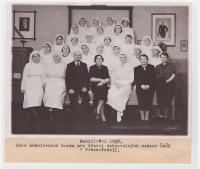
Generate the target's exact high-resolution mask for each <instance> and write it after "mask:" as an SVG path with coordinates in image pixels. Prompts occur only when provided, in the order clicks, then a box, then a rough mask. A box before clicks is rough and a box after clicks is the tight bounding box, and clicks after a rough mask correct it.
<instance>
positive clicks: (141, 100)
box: [136, 90, 154, 110]
mask: <svg viewBox="0 0 200 169" xmlns="http://www.w3.org/2000/svg"><path fill="white" fill-rule="evenodd" d="M136 95H137V98H138V105H139V109H140V110H151V108H152V104H153V96H154V90H147V91H145V90H136Z"/></svg>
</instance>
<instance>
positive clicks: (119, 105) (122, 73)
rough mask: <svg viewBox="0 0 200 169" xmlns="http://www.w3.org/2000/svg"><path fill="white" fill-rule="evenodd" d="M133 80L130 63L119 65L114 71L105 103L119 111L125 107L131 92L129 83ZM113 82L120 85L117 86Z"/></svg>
mask: <svg viewBox="0 0 200 169" xmlns="http://www.w3.org/2000/svg"><path fill="white" fill-rule="evenodd" d="M133 80H134V73H133V69H132V67H131V65H130V64H128V63H126V64H125V65H124V67H121V66H120V67H119V68H118V69H117V70H116V71H115V72H114V73H113V77H112V79H111V81H113V82H112V83H111V86H110V89H109V90H108V101H107V104H108V105H110V106H111V107H112V108H114V109H115V110H117V111H119V112H123V111H124V110H125V109H126V103H127V101H128V98H129V96H130V94H131V83H132V82H133ZM115 83H118V84H120V85H122V87H120V88H117V86H116V85H115Z"/></svg>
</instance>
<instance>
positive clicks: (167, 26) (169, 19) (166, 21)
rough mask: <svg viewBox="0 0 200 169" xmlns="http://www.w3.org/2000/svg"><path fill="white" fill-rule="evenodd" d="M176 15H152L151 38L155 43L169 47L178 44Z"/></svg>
mask: <svg viewBox="0 0 200 169" xmlns="http://www.w3.org/2000/svg"><path fill="white" fill-rule="evenodd" d="M175 35H176V14H168V13H167V14H160V13H153V14H152V15H151V36H152V39H153V41H157V42H163V43H165V44H166V45H168V46H175V44H176V36H175Z"/></svg>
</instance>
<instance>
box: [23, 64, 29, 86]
mask: <svg viewBox="0 0 200 169" xmlns="http://www.w3.org/2000/svg"><path fill="white" fill-rule="evenodd" d="M28 74H29V64H28V63H27V64H26V65H25V67H24V70H23V76H22V82H21V90H25V86H26V82H27V79H28Z"/></svg>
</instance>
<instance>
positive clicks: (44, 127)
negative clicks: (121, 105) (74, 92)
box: [12, 104, 187, 135]
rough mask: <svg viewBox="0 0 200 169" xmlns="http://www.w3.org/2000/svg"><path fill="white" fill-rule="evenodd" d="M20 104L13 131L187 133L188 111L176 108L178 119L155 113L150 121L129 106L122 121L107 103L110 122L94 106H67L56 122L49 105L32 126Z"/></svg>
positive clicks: (41, 132)
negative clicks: (72, 108) (118, 119)
mask: <svg viewBox="0 0 200 169" xmlns="http://www.w3.org/2000/svg"><path fill="white" fill-rule="evenodd" d="M19 107H21V106H17V104H13V105H12V110H13V111H12V133H13V134H43V135H44V134H60V135H67V134H70V135H77V134H80V135H86V134H87V135H97V134H101V135H187V113H186V112H185V111H186V110H185V111H182V110H181V109H180V110H176V116H175V117H176V119H175V120H164V119H160V118H153V117H151V119H150V121H148V122H145V121H141V120H140V115H139V113H138V110H137V107H136V106H127V109H126V111H125V112H124V117H123V120H122V122H121V123H117V122H116V114H115V113H114V112H113V111H112V109H111V108H110V107H109V106H106V118H107V123H102V122H101V121H98V120H96V119H95V114H94V112H93V108H92V107H89V108H88V109H87V110H86V109H84V108H83V107H82V106H77V107H76V108H75V109H74V110H73V111H69V110H68V107H65V108H64V110H63V111H58V112H56V116H55V123H54V125H52V124H51V123H50V115H49V112H48V111H47V109H45V108H42V109H41V111H40V112H39V122H38V125H37V126H32V127H30V124H28V122H27V120H26V118H25V111H24V110H23V109H20V108H19Z"/></svg>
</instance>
